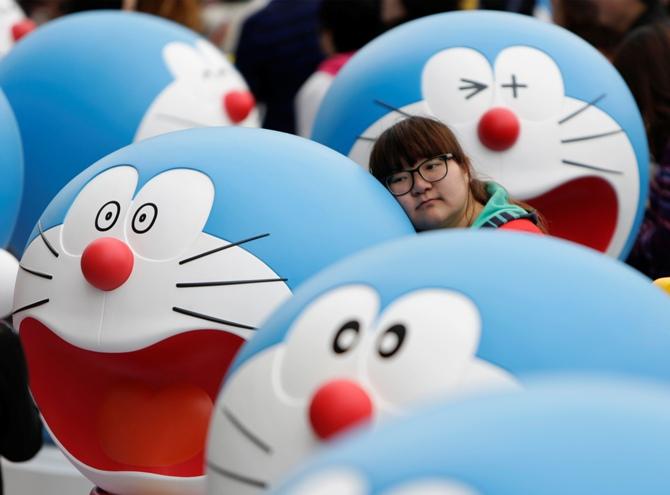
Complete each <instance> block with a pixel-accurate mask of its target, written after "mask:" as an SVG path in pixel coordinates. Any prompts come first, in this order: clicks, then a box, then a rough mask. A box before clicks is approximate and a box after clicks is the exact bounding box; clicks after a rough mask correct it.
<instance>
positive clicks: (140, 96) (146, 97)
mask: <svg viewBox="0 0 670 495" xmlns="http://www.w3.org/2000/svg"><path fill="white" fill-rule="evenodd" d="M64 75H66V76H67V77H65V76H64ZM0 86H2V87H3V89H4V90H5V92H6V94H7V98H8V100H9V102H10V104H11V105H12V108H13V109H14V112H15V114H16V118H17V121H18V122H19V127H20V128H21V130H22V140H23V143H24V146H25V150H26V160H25V161H26V189H27V190H29V191H31V194H30V195H26V196H24V198H23V201H22V204H21V209H20V213H19V218H18V222H17V228H16V229H15V231H14V233H13V235H12V240H11V247H12V249H13V250H14V251H15V252H17V253H23V250H24V249H25V247H26V242H27V240H28V237H29V236H30V232H31V230H32V229H33V227H34V226H35V223H36V222H37V219H38V218H39V216H40V214H41V213H42V211H44V208H46V205H47V204H48V202H49V201H50V200H51V199H52V198H53V197H54V196H55V195H56V194H57V193H58V191H59V190H60V189H61V188H62V187H63V186H65V184H67V182H68V181H69V180H71V179H72V178H73V177H75V176H76V175H77V174H78V173H80V172H81V171H82V170H84V169H85V168H86V167H88V166H89V165H90V164H91V163H94V162H95V161H97V160H99V159H100V158H102V157H103V156H105V155H107V154H109V153H112V152H113V151H116V150H118V149H119V148H121V147H123V146H127V145H128V144H130V143H132V142H137V141H140V140H143V139H146V138H148V137H151V136H155V135H158V134H163V133H166V132H171V131H177V130H183V129H188V128H195V127H218V126H229V125H241V126H247V127H258V125H259V122H258V116H257V112H256V110H255V103H254V99H253V96H252V95H251V93H250V92H249V90H248V88H247V86H246V84H245V82H244V80H243V79H242V77H241V76H240V75H239V73H238V72H237V71H236V69H235V68H234V67H233V66H232V65H231V64H230V63H229V62H228V61H227V60H226V58H225V57H224V55H223V54H222V53H220V52H219V51H218V50H217V49H216V48H215V47H214V46H213V45H211V43H209V42H207V41H206V40H204V39H203V38H201V37H200V36H198V35H197V34H196V33H194V32H192V31H189V30H188V29H186V28H184V27H183V26H180V25H178V24H175V23H173V22H169V21H167V20H165V19H161V18H159V17H156V16H149V15H145V14H139V13H131V12H122V11H90V12H83V13H78V14H74V15H71V16H65V17H63V18H60V19H56V20H55V21H54V22H53V23H51V22H50V23H48V24H47V25H45V26H43V27H41V28H40V29H39V30H37V31H35V33H32V34H31V35H30V36H28V37H27V38H26V39H25V40H23V41H22V42H21V43H19V44H17V46H16V47H15V48H14V49H13V50H12V51H11V52H10V53H9V54H8V55H7V57H6V58H5V59H4V60H3V64H2V66H1V67H0ZM83 143H85V146H84V145H83Z"/></svg>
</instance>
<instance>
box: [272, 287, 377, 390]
mask: <svg viewBox="0 0 670 495" xmlns="http://www.w3.org/2000/svg"><path fill="white" fill-rule="evenodd" d="M343 308H346V310H343ZM378 310H379V296H378V294H377V292H376V291H375V290H374V289H372V288H370V287H368V286H364V285H347V286H343V287H339V288H336V289H333V290H331V291H328V292H326V293H325V294H323V295H321V296H320V297H318V298H317V299H316V300H315V301H314V302H312V303H311V304H310V305H309V306H307V307H306V308H305V310H304V311H303V312H302V313H301V314H300V315H299V316H298V317H297V318H296V320H295V322H294V323H293V325H292V326H291V328H290V329H289V331H288V334H287V337H286V340H285V347H284V350H283V352H282V353H281V354H280V357H279V360H280V361H279V369H280V370H281V371H280V380H281V384H282V386H283V388H284V391H285V393H287V394H288V395H289V396H291V397H294V398H300V399H307V398H309V396H310V395H311V393H312V392H313V391H314V390H315V389H316V388H318V387H319V386H321V385H322V384H323V383H325V382H327V381H329V380H333V379H340V378H348V377H352V376H355V375H356V373H357V372H358V364H357V361H358V359H359V356H360V350H361V348H362V347H363V346H362V345H361V340H362V337H363V336H364V335H365V333H366V332H367V331H369V329H370V326H371V324H372V321H373V320H374V318H375V316H376V315H377V312H378ZM313 363H317V364H316V365H314V366H312V364H313ZM306 368H309V369H310V371H309V373H306V372H305V369H306Z"/></svg>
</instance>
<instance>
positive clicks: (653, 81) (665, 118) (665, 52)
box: [613, 22, 670, 161]
mask: <svg viewBox="0 0 670 495" xmlns="http://www.w3.org/2000/svg"><path fill="white" fill-rule="evenodd" d="M669 58H670V23H668V22H660V23H656V24H650V25H647V26H643V27H640V28H638V29H636V30H635V31H633V32H632V33H630V35H629V36H627V37H626V39H625V40H624V42H623V43H622V44H621V46H620V47H619V49H618V50H617V52H616V54H615V56H614V60H613V62H614V66H615V67H616V68H617V69H618V70H619V72H620V73H621V75H622V76H623V78H624V80H625V81H626V84H628V87H629V88H630V90H631V92H632V93H633V96H634V97H635V101H636V102H637V106H638V107H639V108H640V112H641V113H642V118H643V119H644V124H645V127H646V130H647V139H648V141H649V148H650V150H651V153H652V155H653V157H654V159H655V160H656V161H660V160H661V159H662V158H663V151H664V149H665V146H666V144H667V143H668V139H669V138H670V65H668V63H667V60H668V59H669Z"/></svg>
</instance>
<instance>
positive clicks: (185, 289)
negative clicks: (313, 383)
mask: <svg viewBox="0 0 670 495" xmlns="http://www.w3.org/2000/svg"><path fill="white" fill-rule="evenodd" d="M175 164H179V165H175ZM317 178H319V179H322V180H324V181H326V182H327V183H328V184H329V186H330V187H332V188H334V189H332V190H330V189H329V191H328V192H324V191H322V190H320V189H319V188H314V187H312V186H313V184H314V183H315V181H316V180H317ZM305 181H306V182H305ZM343 188H346V189H347V190H349V191H352V190H353V191H354V192H353V194H355V196H356V197H355V199H353V203H354V204H352V205H351V208H350V207H349V206H345V207H342V205H340V204H338V202H337V200H336V198H339V193H338V192H337V190H338V189H343ZM352 188H353V189H352ZM334 204H338V207H337V208H332V205H334ZM310 209H311V210H312V211H314V212H316V213H318V214H316V215H310V214H309V211H310ZM354 212H355V214H354ZM354 216H356V218H354ZM349 227H351V229H352V230H349ZM410 232H411V227H410V225H409V224H408V222H407V220H406V219H405V218H404V217H403V215H402V212H401V211H400V210H399V209H398V208H397V207H396V205H395V204H394V203H393V201H392V200H391V199H390V198H388V196H387V195H386V194H385V192H384V191H383V189H382V188H381V186H379V185H378V184H377V183H376V182H375V181H374V180H373V179H372V178H371V177H369V176H368V175H367V174H365V173H363V171H361V170H360V169H359V168H358V167H357V166H356V165H355V164H353V163H351V162H349V161H348V160H346V159H345V158H344V157H342V156H341V155H338V154H336V153H333V152H332V151H331V150H329V149H327V148H325V147H323V146H320V145H317V144H315V143H312V142H309V141H307V140H304V139H300V138H296V137H293V136H288V135H284V134H280V133H275V132H268V131H261V130H252V129H242V128H215V129H197V130H187V131H181V132H177V133H171V134H170V135H166V136H158V137H156V138H153V139H148V140H145V141H141V142H139V143H136V144H134V145H131V146H128V147H126V148H124V149H122V150H119V151H118V152H116V153H113V154H112V155H109V156H108V157H106V158H104V159H103V160H101V161H100V162H98V163H97V164H94V165H93V166H91V167H90V168H89V169H87V170H86V171H85V172H84V173H83V174H81V175H80V176H79V177H77V178H76V179H75V180H74V181H72V182H71V183H70V184H69V185H68V186H66V188H64V189H63V191H61V193H60V194H59V196H57V197H56V198H55V199H54V201H53V202H52V203H51V205H50V206H49V208H48V209H47V210H46V211H45V213H44V215H43V216H42V218H41V220H40V222H39V223H38V225H37V227H36V229H35V231H34V232H33V235H32V238H31V241H30V243H29V245H28V247H27V249H26V252H25V254H24V256H23V258H22V260H21V270H20V272H19V277H18V281H17V289H16V295H15V300H14V324H15V326H16V328H17V329H18V330H19V333H20V336H21V339H22V341H23V343H24V347H25V349H26V355H27V359H28V366H29V370H30V376H31V388H32V391H33V394H34V396H35V398H36V401H37V403H38V404H39V407H40V410H41V412H42V414H43V416H44V418H45V421H46V424H47V426H48V427H49V429H50V431H51V432H52V433H53V436H54V438H55V439H56V441H57V442H58V444H59V445H60V446H61V447H62V448H63V450H64V451H65V452H66V454H67V455H68V457H69V458H70V459H71V460H72V461H73V463H74V464H75V465H76V466H77V468H78V469H79V470H80V471H82V473H84V474H85V475H86V476H87V477H88V478H89V479H90V480H92V481H93V482H94V483H95V484H96V485H98V486H100V487H101V488H103V489H105V490H107V491H109V492H111V493H115V494H119V495H124V494H126V493H137V492H138V490H140V487H143V488H141V489H142V490H153V491H154V492H156V491H158V492H160V493H169V494H177V493H179V494H183V493H186V494H197V493H201V492H202V489H203V463H204V461H203V449H204V440H205V434H206V431H207V426H208V424H209V418H210V413H211V411H212V407H213V403H214V400H215V397H216V393H217V391H218V389H219V387H220V383H221V379H222V377H223V375H224V374H225V372H226V370H227V369H228V366H229V364H230V363H231V361H232V359H233V357H234V355H235V354H236V352H237V350H238V349H239V347H240V346H241V345H242V343H243V342H244V341H245V340H246V339H248V338H249V337H250V336H251V335H252V334H253V333H255V331H256V329H257V328H258V326H259V325H260V323H261V322H262V321H263V320H264V319H265V318H266V317H267V316H268V315H269V313H270V311H271V310H273V309H274V308H275V307H277V306H278V305H279V304H280V303H281V302H282V301H283V300H284V299H286V298H287V297H288V296H289V295H290V294H291V291H292V289H293V288H294V287H295V286H296V285H297V284H299V283H300V282H301V281H302V280H303V279H304V278H305V277H306V276H308V275H310V274H311V273H314V272H315V271H316V270H318V269H320V268H322V267H324V266H325V265H326V264H328V263H331V262H333V261H335V260H337V259H339V258H341V257H342V256H344V255H346V254H349V253H351V252H353V251H355V250H357V249H360V248H362V247H364V246H369V245H370V244H372V243H375V242H379V241H382V240H385V239H387V238H389V237H394V236H397V235H405V234H407V233H410ZM350 235H351V237H350ZM323 243H326V245H323Z"/></svg>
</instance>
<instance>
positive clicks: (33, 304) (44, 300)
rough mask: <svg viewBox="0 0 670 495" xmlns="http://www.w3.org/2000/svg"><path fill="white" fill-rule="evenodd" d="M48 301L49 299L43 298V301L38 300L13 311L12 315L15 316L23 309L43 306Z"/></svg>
mask: <svg viewBox="0 0 670 495" xmlns="http://www.w3.org/2000/svg"><path fill="white" fill-rule="evenodd" d="M48 302H49V300H48V299H42V300H41V301H37V302H34V303H32V304H27V305H26V306H22V307H20V308H19V309H15V310H14V311H12V316H14V315H15V314H16V313H20V312H21V311H25V310H27V309H32V308H36V307H37V306H42V305H43V304H46V303H48Z"/></svg>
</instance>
